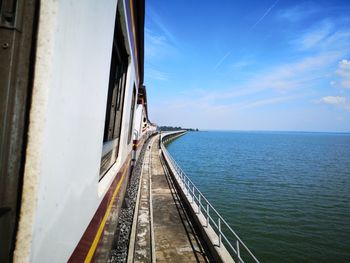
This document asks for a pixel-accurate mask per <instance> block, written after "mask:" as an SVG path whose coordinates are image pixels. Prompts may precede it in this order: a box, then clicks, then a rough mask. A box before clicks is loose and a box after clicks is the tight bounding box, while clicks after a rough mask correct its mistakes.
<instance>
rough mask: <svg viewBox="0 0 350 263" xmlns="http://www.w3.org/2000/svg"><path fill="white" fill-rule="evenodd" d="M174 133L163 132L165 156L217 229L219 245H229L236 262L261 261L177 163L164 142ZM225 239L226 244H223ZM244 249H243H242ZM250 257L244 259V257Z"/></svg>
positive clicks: (208, 220) (207, 218)
mask: <svg viewBox="0 0 350 263" xmlns="http://www.w3.org/2000/svg"><path fill="white" fill-rule="evenodd" d="M171 135H174V133H167V134H162V136H161V150H162V152H163V155H164V158H165V160H166V162H167V163H168V165H169V166H170V168H171V170H172V172H173V173H174V176H175V178H176V180H177V181H178V184H179V185H180V187H181V188H182V191H183V193H184V194H185V195H186V196H188V198H189V200H190V202H191V203H192V204H193V202H194V203H195V204H196V205H197V207H198V211H195V212H196V213H197V214H202V215H203V216H204V218H206V226H204V227H208V226H209V225H210V226H211V227H212V229H213V230H214V231H215V233H216V235H217V237H218V238H217V239H218V244H214V245H217V246H219V247H220V246H221V245H227V246H228V248H230V249H228V250H227V251H228V252H229V253H230V255H231V256H232V258H233V259H234V260H235V262H236V263H245V262H255V263H260V262H259V260H258V259H257V258H256V257H255V256H254V254H253V253H252V252H251V251H250V249H249V248H248V247H247V246H246V244H245V243H244V242H243V241H242V240H241V239H240V237H239V236H238V235H237V233H236V232H235V231H234V230H233V229H232V228H231V227H230V225H229V224H228V223H227V222H226V220H225V219H224V218H223V217H222V216H221V215H220V214H219V212H218V211H217V210H216V209H215V208H214V206H213V205H212V204H211V203H210V202H209V201H208V199H207V198H206V197H205V196H204V195H203V194H202V192H201V191H200V190H199V189H198V188H197V186H196V185H195V184H194V183H193V182H192V180H191V179H190V178H189V177H188V176H187V175H186V174H185V172H184V171H183V170H182V169H181V167H180V166H179V165H178V164H177V163H176V161H175V160H174V158H173V157H172V156H171V155H170V153H169V152H168V150H167V149H166V147H165V146H164V143H163V142H167V141H168V140H172V139H174V137H172V138H170V139H167V137H169V136H171ZM223 228H226V229H227V230H228V233H229V234H231V235H232V236H233V237H234V240H230V239H229V238H228V237H227V235H226V234H225V233H224V231H223ZM223 241H224V243H225V244H223ZM242 249H243V250H242ZM242 252H243V254H242ZM246 256H247V257H248V258H247V259H243V258H242V257H246Z"/></svg>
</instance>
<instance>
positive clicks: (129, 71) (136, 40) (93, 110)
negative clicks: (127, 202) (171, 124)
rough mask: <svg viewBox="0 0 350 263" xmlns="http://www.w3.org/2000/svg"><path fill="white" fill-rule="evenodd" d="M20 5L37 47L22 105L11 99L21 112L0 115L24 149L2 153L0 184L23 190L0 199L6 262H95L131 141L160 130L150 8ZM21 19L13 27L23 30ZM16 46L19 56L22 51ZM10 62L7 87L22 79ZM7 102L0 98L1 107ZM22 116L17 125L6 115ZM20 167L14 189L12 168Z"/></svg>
mask: <svg viewBox="0 0 350 263" xmlns="http://www.w3.org/2000/svg"><path fill="white" fill-rule="evenodd" d="M5 2H7V1H2V4H3V5H4V3H5ZM24 2H25V1H24ZM14 3H16V8H17V9H16V10H15V11H16V12H17V14H16V15H18V16H19V15H22V16H25V14H26V13H25V12H29V17H30V18H29V20H28V23H30V30H29V31H30V32H31V33H29V34H28V35H30V36H31V38H29V39H30V41H31V44H30V45H29V48H28V47H27V49H29V50H28V52H27V53H28V54H29V55H27V56H26V57H25V58H24V59H27V60H28V63H27V64H28V67H29V70H28V69H27V71H26V74H27V75H26V76H28V78H27V82H26V85H25V87H26V89H25V91H24V92H23V93H25V94H26V97H25V99H24V100H23V101H22V104H23V105H25V107H23V109H17V108H18V107H17V106H18V105H17V104H18V103H21V101H19V102H18V101H17V102H16V101H12V104H11V103H7V104H6V105H10V106H11V105H13V107H14V109H15V110H13V111H12V114H10V113H8V112H11V111H10V110H8V108H6V111H5V112H6V113H7V114H8V115H6V116H7V117H6V116H5V115H4V116H5V117H6V118H7V121H5V119H6V118H5V117H4V118H2V119H1V120H2V121H3V124H5V125H3V126H2V129H3V130H4V131H6V129H9V130H11V129H13V126H15V125H17V126H18V127H17V128H18V129H17V130H19V132H18V134H19V135H18V134H17V136H18V138H21V140H19V139H18V138H17V139H11V136H8V135H6V136H7V137H6V136H5V135H4V134H5V132H3V133H2V137H1V140H2V142H5V141H6V142H8V143H9V144H11V143H12V145H17V146H18V145H19V146H18V148H19V150H18V151H16V153H15V154H14V155H13V156H16V157H18V158H17V159H19V160H20V161H18V160H17V162H15V161H13V160H14V159H13V156H12V157H11V158H12V159H11V158H10V157H8V158H7V159H6V158H5V157H6V156H11V154H12V153H11V154H10V153H9V152H10V150H9V149H10V148H11V147H12V146H11V145H10V146H11V147H10V146H8V147H4V148H2V150H1V151H2V153H3V154H2V156H5V157H4V158H3V159H2V162H3V164H5V165H4V166H3V167H2V168H1V173H2V175H1V176H2V177H1V178H2V181H1V184H2V186H1V187H2V189H17V191H15V193H13V192H14V191H12V194H11V195H12V197H11V198H12V199H11V198H9V196H10V194H9V195H7V194H6V191H4V194H2V195H1V197H2V201H1V202H2V203H1V206H2V210H1V211H2V214H1V217H2V218H7V219H6V220H2V219H1V218H0V219H1V220H2V221H0V224H2V225H1V226H0V227H1V229H6V231H7V232H6V238H2V240H1V241H2V242H6V244H5V245H3V246H2V251H1V260H0V261H1V262H7V261H12V260H13V261H15V262H51V263H53V262H67V261H70V262H82V261H85V262H88V261H93V260H94V259H96V251H97V250H98V248H99V246H100V245H101V239H102V238H103V235H104V231H105V227H106V224H107V223H108V218H109V216H110V213H111V211H112V209H113V206H114V203H115V202H116V200H117V199H118V198H119V199H120V198H122V194H123V193H122V191H121V190H120V189H122V188H123V187H125V184H126V182H127V180H128V176H129V172H130V165H131V159H132V148H133V142H134V143H135V141H134V140H137V141H136V143H137V142H139V145H141V144H142V142H144V140H145V139H146V138H147V136H149V135H150V133H152V132H154V131H155V129H156V126H155V125H153V124H152V123H151V122H150V121H149V119H148V113H147V97H146V88H145V86H144V85H143V27H144V2H143V1H133V0H105V1H92V0H76V1H68V0H67V1H66V0H59V1H56V0H45V1H40V2H39V1H28V3H25V4H23V2H21V1H19V2H17V1H14ZM21 5H22V6H21ZM23 5H24V7H23ZM2 10H4V7H3V8H2ZM18 10H22V11H21V13H20V12H19V11H18ZM23 10H24V11H23ZM28 10H29V11H28ZM23 14H24V15H23ZM2 15H4V14H3V13H2ZM27 15H28V14H27ZM16 19H18V17H17V18H16ZM18 21H19V19H18ZM23 21H24V22H25V21H26V20H25V19H24V18H23V19H22V22H21V24H19V23H20V22H16V23H18V24H15V26H18V27H25V26H26V25H27V24H23V23H24V22H23ZM6 30H11V28H7V29H6ZM18 32H19V30H17V33H16V32H13V34H18ZM23 32H24V33H25V31H23ZM24 33H23V34H24ZM20 37H21V36H20ZM10 45H11V43H10ZM20 47H21V46H20ZM10 48H11V46H10ZM17 49H18V48H17ZM8 50H9V49H6V50H5V49H3V50H2V52H5V51H8ZM11 50H12V51H13V52H12V53H11V54H10V55H11V56H12V58H13V56H14V54H16V53H15V52H17V51H16V49H15V47H14V48H13V49H11ZM4 54H5V53H4ZM6 54H7V53H6ZM10 55H9V56H10ZM13 61H16V60H13ZM12 64H13V63H12ZM12 64H11V63H10V66H9V72H10V73H11V72H12V73H11V74H10V73H9V74H7V75H6V76H7V79H6V80H7V81H8V80H9V79H10V80H11V78H15V77H16V76H17V77H18V76H21V75H20V74H22V73H21V72H18V70H17V71H16V70H14V69H11V65H12ZM14 71H15V72H14ZM8 76H10V77H8ZM8 82H9V81H8ZM10 82H11V81H10ZM3 83H4V82H3ZM11 85H12V84H11V83H10V84H8V85H6V87H10V88H11ZM16 85H17V86H16V87H17V88H18V89H20V88H21V86H20V85H19V84H16ZM18 85H19V86H18ZM3 87H5V86H3ZM3 87H1V89H3ZM12 87H13V85H12ZM10 88H8V90H10V91H11V89H10ZM6 92H7V91H6ZM6 92H3V94H7V93H6ZM16 96H17V95H16ZM11 98H13V97H11V96H10V95H6V96H3V97H1V99H2V100H3V101H1V103H4V102H6V99H7V100H11ZM22 104H21V105H22ZM3 105H4V104H3ZM16 105H17V106H16ZM10 106H7V107H10ZM16 107H17V108H16ZM16 110H17V111H18V114H17V115H16V116H19V117H18V118H19V120H17V124H16V123H15V124H13V123H14V122H13V121H12V122H11V121H9V117H8V116H10V117H11V116H13V115H14V114H16ZM11 118H12V117H11ZM11 118H10V119H11ZM18 118H17V119H18ZM11 125H12V126H11ZM12 134H13V133H12ZM15 135H16V134H15ZM12 137H13V136H12ZM11 140H13V141H11ZM2 145H4V144H2ZM139 148H140V147H139ZM6 151H7V152H6ZM16 165H17V166H18V169H17V170H16V171H17V172H16V176H17V177H16V178H17V179H16V180H15V181H16V182H15V183H13V182H10V180H9V179H8V177H9V176H10V172H11V171H10V169H9V168H8V169H7V167H10V166H11V167H16ZM5 166H6V167H5ZM3 168H4V169H3ZM11 169H12V168H11ZM12 178H14V177H12ZM10 183H13V185H14V186H15V187H13V185H10ZM6 184H8V185H6ZM10 199H11V200H12V201H9V202H8V204H7V203H6V202H7V201H6V200H10ZM11 202H12V203H11ZM0 234H2V235H3V237H4V236H5V232H2V233H0Z"/></svg>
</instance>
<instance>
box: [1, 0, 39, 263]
mask: <svg viewBox="0 0 350 263" xmlns="http://www.w3.org/2000/svg"><path fill="white" fill-rule="evenodd" d="M38 7H39V1H37V0H27V1H24V0H23V1H17V0H2V1H0V233H1V234H0V244H1V246H0V262H10V261H11V259H12V252H13V249H14V245H15V235H16V228H17V222H18V211H19V206H20V197H21V185H22V173H23V164H24V158H25V155H24V152H25V143H26V127H27V117H28V108H29V99H30V93H31V86H32V79H33V67H34V63H33V57H34V55H33V54H34V53H33V52H34V47H35V34H36V24H37V22H36V21H37V14H38Z"/></svg>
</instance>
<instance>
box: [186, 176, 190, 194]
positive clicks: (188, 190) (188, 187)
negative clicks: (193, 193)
mask: <svg viewBox="0 0 350 263" xmlns="http://www.w3.org/2000/svg"><path fill="white" fill-rule="evenodd" d="M187 194H188V195H189V196H190V180H187Z"/></svg>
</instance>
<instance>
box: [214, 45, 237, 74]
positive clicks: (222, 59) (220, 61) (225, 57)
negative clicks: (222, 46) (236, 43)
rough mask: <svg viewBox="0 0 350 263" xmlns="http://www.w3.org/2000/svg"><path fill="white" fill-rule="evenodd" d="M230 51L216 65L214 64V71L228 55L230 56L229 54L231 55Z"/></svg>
mask: <svg viewBox="0 0 350 263" xmlns="http://www.w3.org/2000/svg"><path fill="white" fill-rule="evenodd" d="M232 51H233V50H232V49H231V50H230V51H228V52H227V53H226V54H225V55H224V56H223V57H222V58H221V59H220V60H219V61H218V63H216V65H215V67H214V70H217V69H218V68H219V67H220V65H221V64H222V62H224V60H225V59H226V58H227V57H228V56H229V55H231V53H232Z"/></svg>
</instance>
